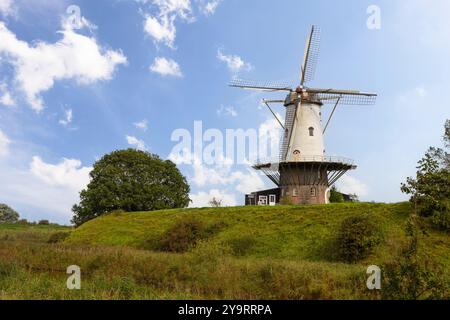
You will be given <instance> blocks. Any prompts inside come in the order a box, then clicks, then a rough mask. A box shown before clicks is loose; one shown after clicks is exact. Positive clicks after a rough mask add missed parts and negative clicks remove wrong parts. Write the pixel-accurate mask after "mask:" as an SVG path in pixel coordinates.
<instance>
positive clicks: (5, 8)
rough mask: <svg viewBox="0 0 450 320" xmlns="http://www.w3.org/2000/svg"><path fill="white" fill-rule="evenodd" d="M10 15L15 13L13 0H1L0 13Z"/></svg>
mask: <svg viewBox="0 0 450 320" xmlns="http://www.w3.org/2000/svg"><path fill="white" fill-rule="evenodd" d="M2 14H3V15H4V16H9V15H11V14H13V6H12V0H0V15H2Z"/></svg>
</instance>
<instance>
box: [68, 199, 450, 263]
mask: <svg viewBox="0 0 450 320" xmlns="http://www.w3.org/2000/svg"><path fill="white" fill-rule="evenodd" d="M410 212H411V206H410V204H409V203H398V204H373V203H345V204H331V205H319V206H277V207H231V208H204V209H183V210H166V211H157V212H137V213H116V214H111V215H107V216H104V217H100V218H98V219H95V220H93V221H90V222H88V223H86V224H84V225H83V226H81V227H80V228H78V229H76V230H75V232H73V233H72V234H71V236H70V238H69V240H68V242H69V243H72V244H91V245H92V244H95V245H121V246H131V247H134V248H143V247H145V246H146V243H149V242H151V241H152V240H154V239H158V238H159V237H161V235H162V234H163V233H164V232H165V231H166V230H167V229H168V228H170V227H171V226H172V225H174V224H175V223H176V222H177V221H179V220H181V219H184V218H186V217H195V218H196V219H198V220H200V221H202V222H204V223H205V224H206V225H209V226H211V225H215V224H216V225H217V224H219V225H222V226H223V227H222V228H221V229H220V230H219V232H217V233H216V234H214V235H213V236H212V237H210V238H209V239H208V242H214V243H217V244H223V245H226V246H235V245H239V244H240V243H245V244H246V252H245V254H244V255H245V256H246V257H252V258H265V257H270V258H276V259H288V260H302V259H307V260H311V261H320V260H325V261H329V257H330V255H331V254H332V252H330V250H332V243H333V240H334V238H335V236H336V232H337V231H338V228H339V225H340V223H341V222H342V220H343V219H345V218H346V217H349V216H352V215H355V214H368V215H370V216H371V217H372V218H373V220H374V221H376V223H377V224H378V225H379V226H380V228H381V230H382V233H383V235H384V239H385V241H384V243H383V245H381V246H379V248H378V249H377V250H376V251H375V253H374V254H373V255H372V256H371V257H369V258H368V259H367V260H368V261H372V262H374V263H375V262H378V263H381V262H382V261H385V260H386V259H388V258H389V257H390V256H392V254H394V253H395V252H396V250H397V249H398V248H399V246H400V245H401V244H402V243H403V241H405V235H404V230H403V229H404V223H405V220H406V219H407V217H408V215H409V214H410ZM428 240H429V243H428V245H430V246H432V248H433V250H435V251H436V254H437V255H438V256H439V257H440V259H441V258H442V260H443V262H447V263H449V262H450V261H449V259H450V257H449V251H448V244H449V242H448V241H447V238H446V235H444V234H440V233H432V234H431V235H430V237H429V239H428ZM380 260H381V261H380Z"/></svg>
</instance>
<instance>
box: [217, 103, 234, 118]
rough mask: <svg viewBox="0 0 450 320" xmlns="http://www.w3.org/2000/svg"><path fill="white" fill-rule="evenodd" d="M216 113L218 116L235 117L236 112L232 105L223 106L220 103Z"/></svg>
mask: <svg viewBox="0 0 450 320" xmlns="http://www.w3.org/2000/svg"><path fill="white" fill-rule="evenodd" d="M217 115H218V116H221V115H227V116H231V117H237V115H238V113H237V111H236V109H235V108H234V107H232V106H230V107H225V106H224V105H221V106H220V108H219V109H217Z"/></svg>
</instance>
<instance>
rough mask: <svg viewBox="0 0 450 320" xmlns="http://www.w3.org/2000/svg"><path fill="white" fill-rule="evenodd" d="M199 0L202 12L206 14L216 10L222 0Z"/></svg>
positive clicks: (208, 14) (209, 14)
mask: <svg viewBox="0 0 450 320" xmlns="http://www.w3.org/2000/svg"><path fill="white" fill-rule="evenodd" d="M198 2H199V9H200V12H201V13H203V14H204V15H205V16H211V15H213V14H214V13H215V12H216V10H217V7H218V6H219V4H220V3H221V2H222V0H212V1H206V0H200V1H198Z"/></svg>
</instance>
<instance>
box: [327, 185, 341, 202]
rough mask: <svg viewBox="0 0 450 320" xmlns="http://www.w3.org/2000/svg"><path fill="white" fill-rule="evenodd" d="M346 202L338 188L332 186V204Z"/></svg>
mask: <svg viewBox="0 0 450 320" xmlns="http://www.w3.org/2000/svg"><path fill="white" fill-rule="evenodd" d="M341 202H344V196H343V195H342V193H340V192H339V191H338V190H337V188H336V186H332V187H331V189H330V203H341Z"/></svg>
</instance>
